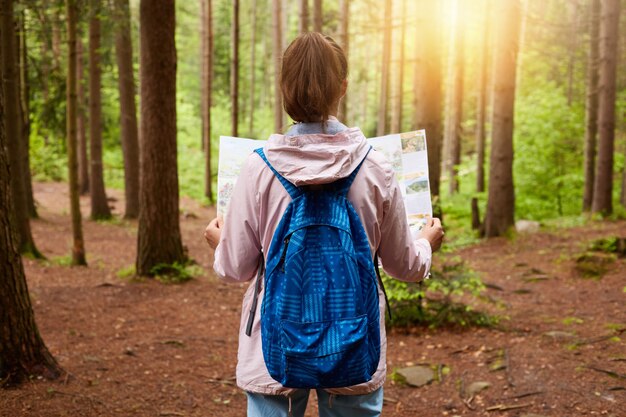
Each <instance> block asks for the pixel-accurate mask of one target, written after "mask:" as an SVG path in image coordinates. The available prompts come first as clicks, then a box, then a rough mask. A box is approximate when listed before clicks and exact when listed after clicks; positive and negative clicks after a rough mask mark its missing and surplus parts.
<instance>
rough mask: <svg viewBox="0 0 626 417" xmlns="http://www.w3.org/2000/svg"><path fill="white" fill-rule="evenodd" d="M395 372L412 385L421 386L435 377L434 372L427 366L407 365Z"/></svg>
mask: <svg viewBox="0 0 626 417" xmlns="http://www.w3.org/2000/svg"><path fill="white" fill-rule="evenodd" d="M397 372H398V374H399V375H401V376H402V377H403V378H404V379H405V380H406V383H407V384H408V385H411V386H413V387H422V386H424V385H427V384H430V383H431V382H432V381H433V380H434V379H435V372H433V370H432V369H431V368H429V367H427V366H409V367H408V368H402V369H398V371H397Z"/></svg>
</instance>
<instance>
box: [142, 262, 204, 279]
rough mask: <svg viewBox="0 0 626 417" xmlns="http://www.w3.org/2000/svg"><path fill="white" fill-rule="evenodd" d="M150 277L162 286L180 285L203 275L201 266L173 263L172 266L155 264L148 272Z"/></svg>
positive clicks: (189, 263) (188, 263)
mask: <svg viewBox="0 0 626 417" xmlns="http://www.w3.org/2000/svg"><path fill="white" fill-rule="evenodd" d="M150 275H152V276H154V279H156V280H157V281H159V282H161V283H163V284H181V283H183V282H187V281H189V280H191V279H192V278H194V277H197V276H202V275H204V270H203V269H202V267H201V266H199V265H197V264H195V263H192V262H187V263H180V262H174V263H173V264H165V263H162V264H157V265H155V266H154V267H152V269H151V270H150Z"/></svg>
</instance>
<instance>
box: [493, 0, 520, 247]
mask: <svg viewBox="0 0 626 417" xmlns="http://www.w3.org/2000/svg"><path fill="white" fill-rule="evenodd" d="M494 7H495V10H494V11H495V14H494V15H495V16H498V20H497V21H496V28H495V37H494V40H495V42H494V58H493V59H494V66H493V108H492V123H493V128H492V132H491V158H490V169H489V191H488V197H487V212H486V214H485V222H484V227H485V235H486V236H487V237H491V236H501V235H503V234H504V233H505V232H506V231H507V230H508V229H509V228H510V227H511V226H513V224H514V219H515V214H514V212H515V194H514V189H513V114H514V105H515V78H516V69H517V68H516V67H517V53H518V50H519V36H520V24H521V20H520V17H521V4H520V1H519V0H510V1H506V2H504V1H497V2H494Z"/></svg>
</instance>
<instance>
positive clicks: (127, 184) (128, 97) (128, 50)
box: [115, 0, 139, 219]
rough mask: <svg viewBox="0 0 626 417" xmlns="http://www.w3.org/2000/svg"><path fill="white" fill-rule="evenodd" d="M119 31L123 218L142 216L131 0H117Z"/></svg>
mask: <svg viewBox="0 0 626 417" xmlns="http://www.w3.org/2000/svg"><path fill="white" fill-rule="evenodd" d="M115 7H116V12H117V13H116V15H117V22H118V27H117V32H116V34H115V52H116V54H115V55H116V58H117V68H118V89H119V94H120V122H121V131H122V151H123V155H124V197H125V200H126V207H125V210H124V218H126V219H136V218H137V217H138V216H139V139H138V137H137V136H138V128H137V104H136V102H135V75H134V73H133V44H132V39H131V36H130V6H129V2H128V0H116V3H115Z"/></svg>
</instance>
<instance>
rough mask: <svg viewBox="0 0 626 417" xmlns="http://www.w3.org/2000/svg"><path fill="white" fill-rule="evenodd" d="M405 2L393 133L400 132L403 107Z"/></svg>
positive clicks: (404, 5) (392, 119) (403, 1)
mask: <svg viewBox="0 0 626 417" xmlns="http://www.w3.org/2000/svg"><path fill="white" fill-rule="evenodd" d="M406 14H407V13H406V0H402V12H401V16H400V20H401V22H402V23H401V26H400V42H399V43H398V49H399V51H400V56H399V57H398V66H397V68H398V70H397V76H398V78H397V79H396V83H397V84H396V95H395V99H396V100H395V105H394V108H395V109H394V111H393V113H392V115H391V130H392V131H394V132H400V131H401V130H402V108H403V107H404V104H403V101H404V43H405V42H404V39H405V38H406V19H407V16H406Z"/></svg>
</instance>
